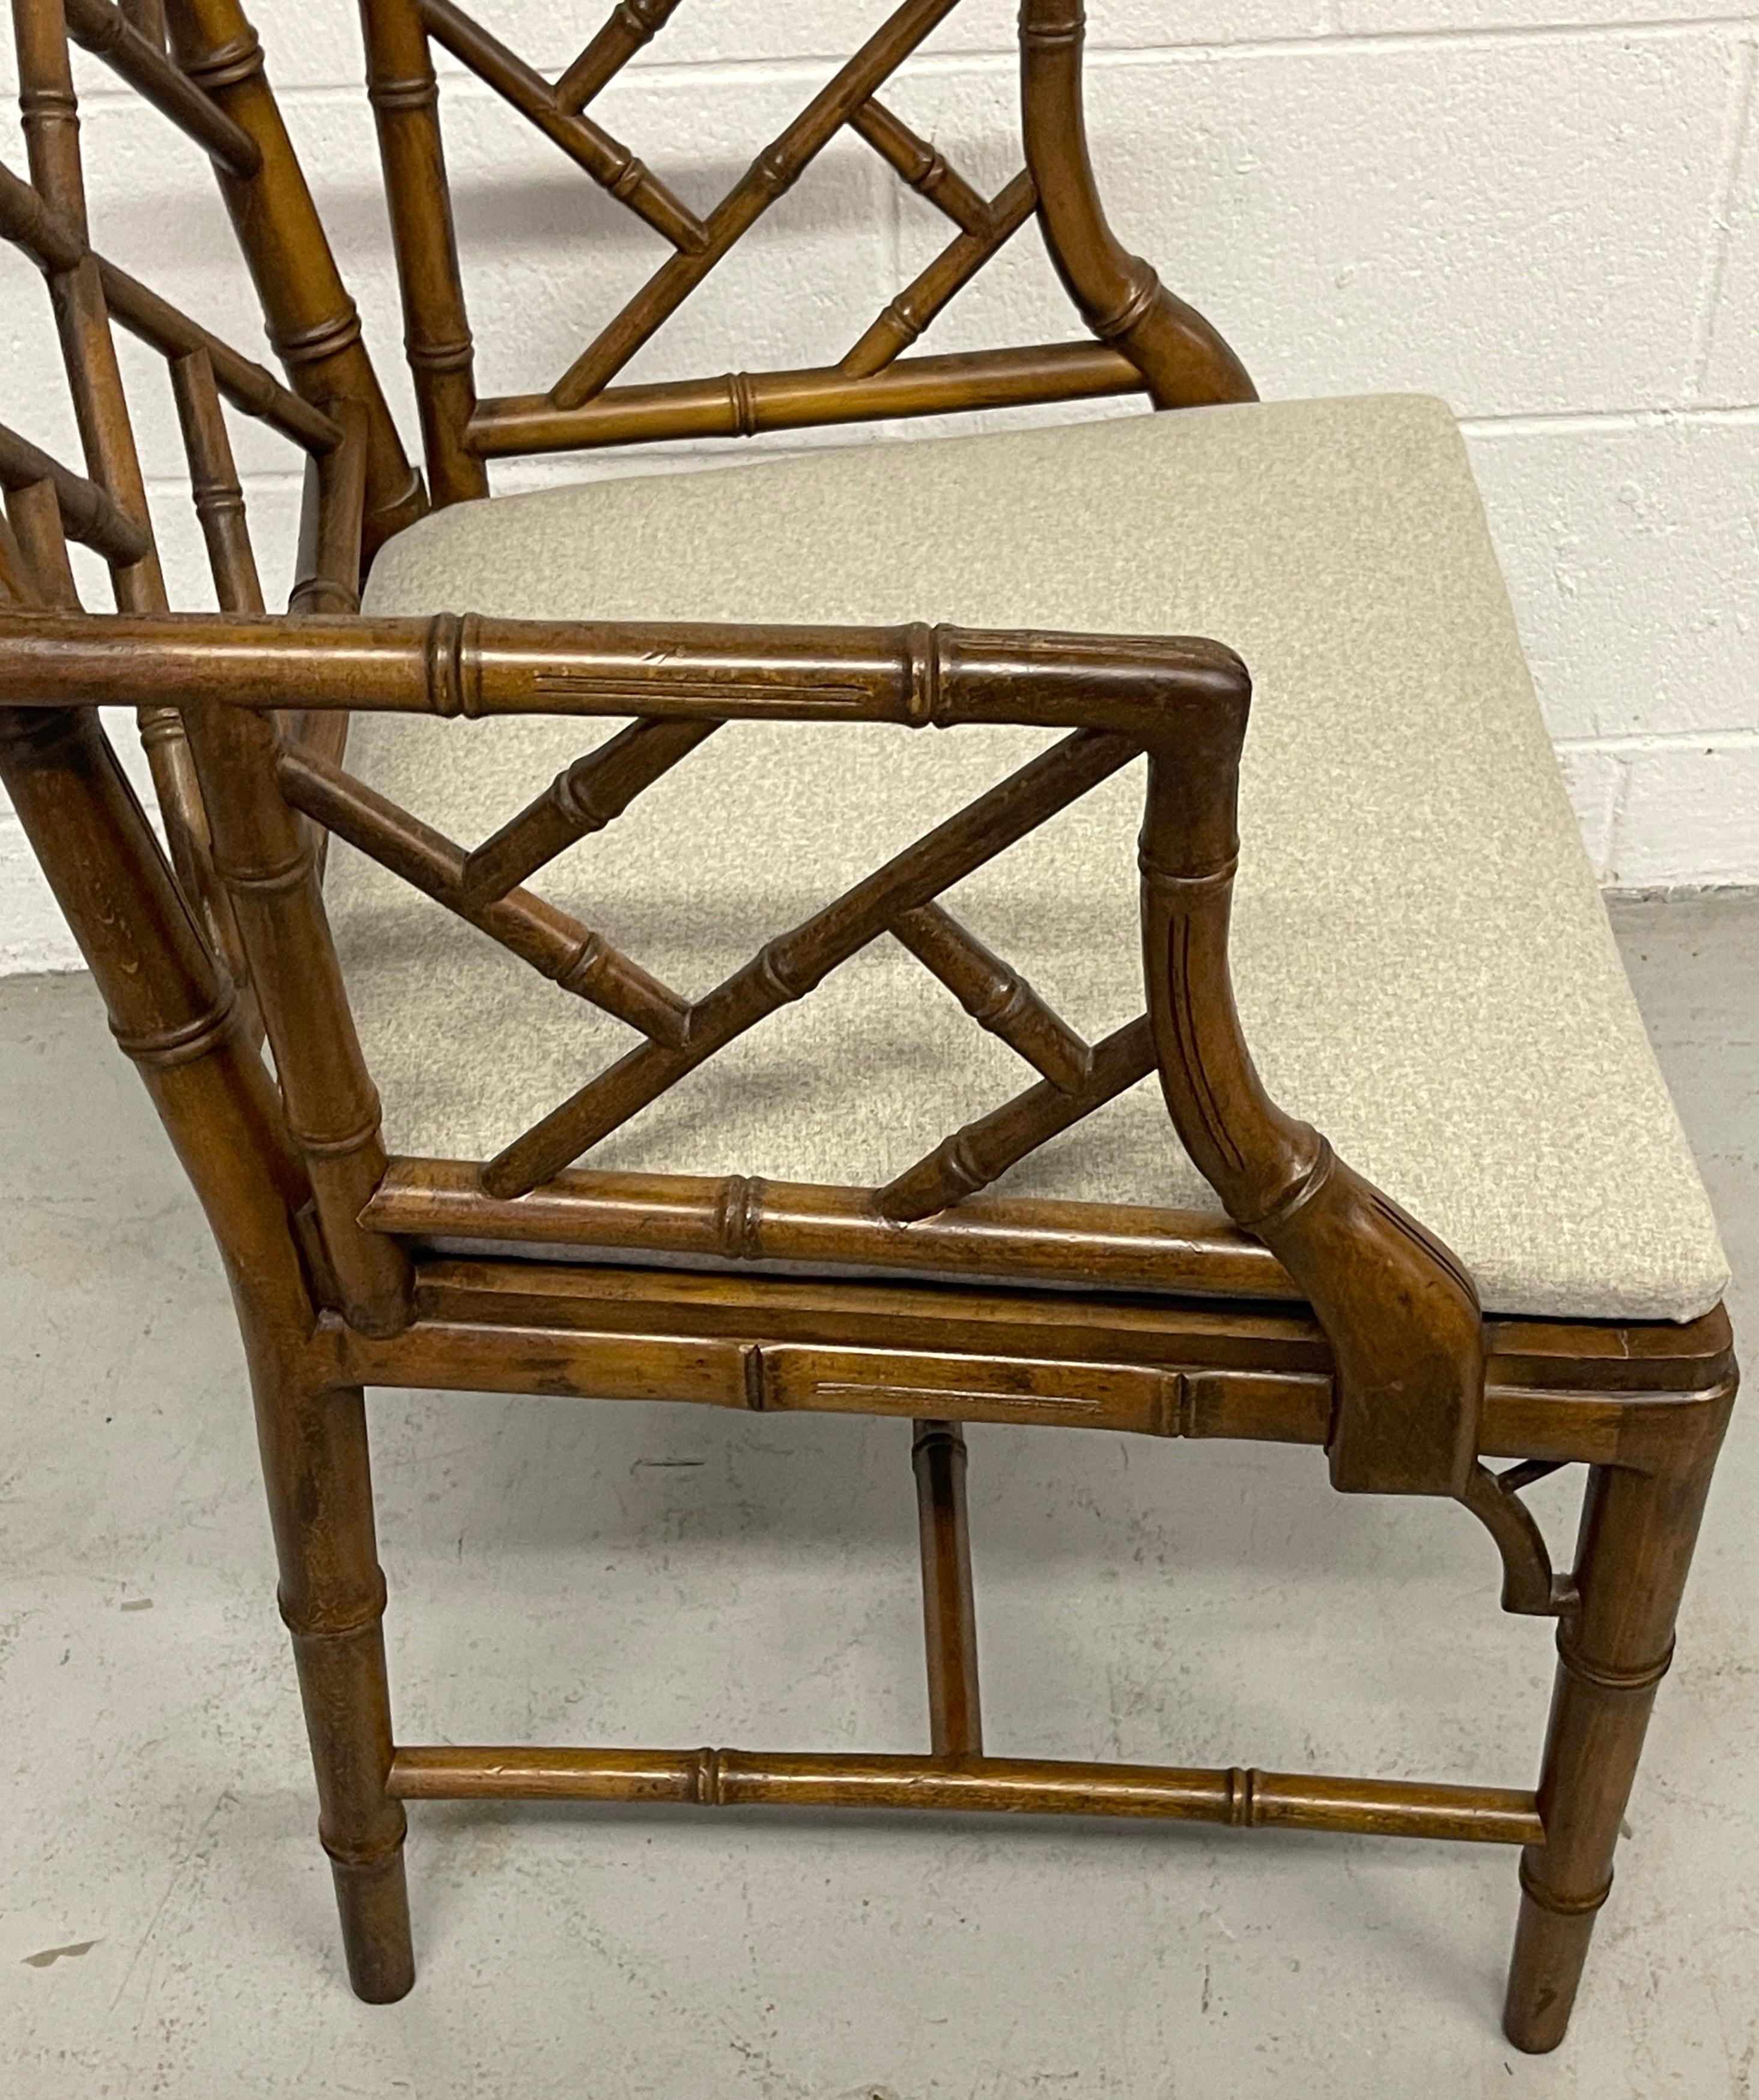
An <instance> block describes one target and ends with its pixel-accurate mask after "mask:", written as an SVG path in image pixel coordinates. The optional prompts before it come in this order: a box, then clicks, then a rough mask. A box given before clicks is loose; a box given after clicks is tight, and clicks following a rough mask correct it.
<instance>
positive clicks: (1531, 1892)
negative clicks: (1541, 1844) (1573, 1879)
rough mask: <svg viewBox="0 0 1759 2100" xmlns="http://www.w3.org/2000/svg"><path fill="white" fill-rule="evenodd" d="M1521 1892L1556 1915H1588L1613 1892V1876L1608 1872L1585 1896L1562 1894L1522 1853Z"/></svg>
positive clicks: (1542, 1908)
mask: <svg viewBox="0 0 1759 2100" xmlns="http://www.w3.org/2000/svg"><path fill="white" fill-rule="evenodd" d="M1520 1873H1521V1893H1522V1895H1524V1896H1526V1897H1527V1898H1528V1900H1529V1901H1531V1902H1532V1903H1536V1904H1538V1906H1539V1908H1541V1910H1548V1911H1550V1913H1551V1914H1552V1916H1553V1917H1589V1916H1591V1915H1592V1913H1594V1912H1595V1911H1597V1910H1598V1909H1599V1908H1600V1907H1601V1905H1602V1904H1604V1903H1605V1901H1606V1899H1607V1897H1608V1896H1609V1895H1611V1893H1612V1877H1611V1874H1608V1875H1607V1878H1606V1879H1605V1881H1603V1882H1602V1883H1601V1885H1600V1886H1599V1887H1598V1889H1595V1890H1593V1892H1592V1893H1591V1894H1589V1895H1585V1896H1560V1895H1557V1894H1556V1893H1555V1892H1554V1890H1550V1889H1548V1888H1547V1887H1546V1886H1545V1884H1544V1882H1541V1880H1540V1878H1539V1877H1538V1875H1537V1873H1535V1871H1534V1870H1533V1869H1532V1868H1531V1867H1529V1866H1528V1864H1527V1855H1526V1854H1525V1853H1524V1852H1523V1854H1522V1855H1521V1869H1520Z"/></svg>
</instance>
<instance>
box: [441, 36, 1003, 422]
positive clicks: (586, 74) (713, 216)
mask: <svg viewBox="0 0 1759 2100" xmlns="http://www.w3.org/2000/svg"><path fill="white" fill-rule="evenodd" d="M678 4H679V0H622V4H621V5H619V7H616V8H615V10H614V11H613V12H612V14H611V17H610V19H609V20H607V21H606V24H605V25H604V26H603V28H602V29H600V31H599V32H598V33H597V36H595V37H594V38H593V40H592V42H590V43H589V44H588V46H586V48H585V50H584V51H582V52H581V54H580V56H579V58H577V59H576V60H575V61H574V63H573V64H571V66H569V67H568V68H567V69H566V71H565V72H564V73H562V76H561V77H560V78H559V79H558V81H557V82H555V84H554V86H552V85H551V84H550V83H549V82H548V81H546V80H545V79H544V77H542V76H541V75H540V73H536V72H535V71H534V70H533V69H532V68H531V67H530V66H528V65H527V64H526V62H525V61H524V60H522V58H520V57H519V56H518V54H517V53H516V52H514V51H509V49H508V48H507V46H505V44H503V43H501V42H500V40H499V39H498V38H496V37H494V36H492V35H491V34H490V33H489V32H488V31H487V29H483V27H482V25H481V24H479V23H478V22H476V21H474V20H472V19H471V17H470V15H466V14H465V12H464V11H462V10H461V8H459V7H455V6H454V5H453V4H452V0H419V10H420V14H421V21H422V24H423V26H424V28H425V29H426V31H427V33H428V34H429V35H430V36H431V37H432V38H434V41H435V42H437V43H439V44H441V45H443V46H444V47H445V48H446V49H447V51H450V52H451V53H452V55H453V57H454V58H456V59H457V60H459V61H460V62H461V64H464V65H466V66H468V67H469V68H470V70H471V71H472V72H473V73H475V74H476V76H477V77H478V79H480V80H481V81H483V82H484V83H485V84H486V85H487V86H489V87H491V88H492V89H493V90H495V92H496V94H497V95H500V96H501V97H502V98H503V99H505V100H506V101H507V102H508V103H509V104H511V105H512V106H513V107H514V108H515V109H517V110H518V111H519V113H521V114H522V116H523V117H526V118H527V120H528V121H530V122H531V123H532V124H533V125H535V126H536V127H537V129H538V130H540V131H541V132H542V133H543V134H544V136H545V137H546V138H548V139H551V140H552V141H553V143H555V144H557V145H558V146H559V147H560V148H562V151H563V152H565V153H566V154H567V155H568V157H569V158H570V159H571V160H572V161H574V162H575V165H577V166H579V167H580V168H582V169H584V171H585V172H586V173H587V174H589V176H591V177H592V179H593V181H594V182H596V183H598V184H599V185H600V186H601V187H602V188H604V189H605V190H606V191H607V192H609V193H610V194H611V196H615V198H617V199H618V200H619V202H621V203H623V204H624V205H628V208H629V210H631V211H633V212H634V213H635V214H637V216H638V217H639V218H642V219H643V220H645V221H646V223H647V224H648V225H649V226H650V227H653V229H654V230H655V232H657V233H659V234H660V235H661V236H663V238H664V239H666V240H668V241H669V242H670V243H671V244H672V247H673V248H674V249H676V250H677V253H676V254H674V255H672V257H671V258H669V259H668V261H667V262H665V263H663V265H662V266H661V267H660V268H659V271H656V272H655V275H654V276H652V277H651V278H650V279H649V280H648V281H647V283H646V285H643V286H642V288H641V290H640V291H639V292H637V293H636V295H635V297H634V298H633V299H631V300H630V301H629V302H628V304H627V305H626V306H625V307H624V308H623V310H622V311H621V312H620V313H619V314H618V315H616V316H615V319H614V320H612V321H611V323H610V324H609V325H608V326H607V327H606V328H605V329H603V330H602V333H600V334H599V336H598V337H597V339H596V341H594V342H593V343H592V344H591V345H590V346H589V347H588V349H587V350H586V351H584V352H583V353H582V355H581V356H580V358H579V359H578V360H576V361H575V364H573V365H572V366H571V368H570V369H569V370H568V371H567V372H566V373H564V374H563V376H562V378H561V379H560V380H559V381H558V382H557V384H556V386H554V387H553V389H552V390H551V392H550V395H549V399H550V401H551V403H552V404H553V405H554V406H555V407H557V408H578V407H579V406H580V404H582V403H583V402H585V401H588V400H590V399H592V398H593V396H594V395H597V394H598V393H599V392H601V391H602V390H603V388H604V387H606V386H607V385H609V383H610V382H611V380H612V379H614V378H615V377H616V375H617V373H619V372H620V371H621V370H622V369H623V368H624V366H625V365H626V364H628V361H629V360H630V359H631V358H632V357H633V356H634V355H635V353H636V352H637V351H638V350H639V349H640V348H641V346H642V345H643V344H644V343H645V342H647V341H648V339H649V338H650V337H651V336H652V335H653V334H654V333H655V331H656V330H657V329H659V328H660V327H661V326H662V325H663V323H664V322H665V321H666V320H668V319H669V318H670V317H671V315H672V314H673V313H675V312H676V311H677V309H678V307H680V306H681V304H682V302H684V300H685V299H686V298H688V297H689V295H690V293H691V292H693V291H694V289H695V288H696V287H697V285H699V284H700V283H701V282H702V280H703V278H704V277H706V276H708V272H709V271H711V270H712V269H713V268H714V267H715V265H716V263H717V262H721V260H722V259H723V258H725V255H726V254H728V252H729V251H730V249H732V248H733V247H734V245H735V244H736V243H737V242H738V240H740V238H741V237H742V236H743V235H744V234H746V233H747V232H749V231H750V229H751V228H752V226H753V225H755V224H756V222H757V220H758V219H759V218H761V217H762V215H763V214H764V213H765V212H766V211H767V210H769V207H770V205H772V204H774V202H775V201H776V199H777V198H778V197H779V196H782V194H783V192H784V191H786V190H787V189H788V188H791V186H792V185H793V184H794V183H796V181H797V180H798V179H799V178H800V175H801V174H804V173H805V170H806V168H807V166H808V165H809V163H810V162H811V161H813V159H814V158H815V157H817V156H818V153H820V152H822V150H823V148H825V147H826V146H827V145H828V144H829V143H830V142H831V139H834V138H835V136H836V135H837V133H838V132H839V131H840V130H843V129H844V128H845V127H847V128H848V129H849V130H852V131H853V132H854V133H855V134H856V135H857V137H859V138H861V139H865V140H866V143H868V144H869V145H870V146H871V147H872V148H873V149H874V151H875V152H876V153H878V154H879V155H880V158H881V159H882V160H884V161H885V162H886V163H887V165H888V166H889V167H891V168H893V170H895V171H896V172H897V174H898V175H899V176H900V177H902V179H903V180H904V181H905V182H906V183H909V184H910V188H912V189H914V190H915V191H916V192H917V193H918V194H919V196H922V197H924V198H925V199H926V200H927V201H928V203H929V204H931V205H933V206H934V207H935V209H936V210H938V211H940V212H941V213H943V214H945V215H946V217H947V218H950V220H951V221H952V222H953V223H954V226H955V227H957V228H958V232H957V235H956V236H955V237H954V240H952V242H951V243H950V245H948V246H947V247H946V249H943V250H942V251H941V254H938V255H937V256H936V258H934V260H933V261H932V262H931V263H930V264H929V265H928V267H927V268H926V269H925V270H924V271H923V272H922V273H921V274H920V275H919V276H918V277H917V278H916V279H915V280H914V281H913V282H912V283H911V284H910V285H908V286H906V289H904V290H903V291H902V292H901V293H899V294H898V296H897V298H896V299H894V300H893V302H891V303H890V304H889V305H888V307H886V308H885V310H884V312H883V313H881V314H880V316H879V317H878V319H877V320H875V322H874V323H873V324H872V325H871V327H870V328H869V329H867V330H866V332H865V333H863V334H862V337H861V338H860V339H859V341H858V342H857V343H856V344H855V346H853V349H852V350H851V351H849V355H847V356H846V357H845V358H844V360H843V363H842V367H841V368H842V369H843V370H844V371H845V372H847V373H849V374H850V375H851V377H857V378H864V377H869V376H871V374H872V373H875V372H878V371H880V370H882V369H883V368H884V367H885V366H886V365H888V364H890V363H891V361H892V360H893V358H894V357H896V356H897V355H898V354H899V352H900V351H902V350H903V349H905V348H906V347H907V346H908V345H909V344H910V343H911V342H915V339H916V337H918V336H919V335H920V334H921V333H922V332H923V330H924V329H925V328H926V327H927V326H928V324H929V322H930V321H931V320H932V319H933V318H934V316H935V315H937V313H938V312H939V311H941V308H942V307H944V306H946V303H947V302H948V301H949V300H950V298H953V297H954V294H955V293H957V292H958V291H959V289H961V288H962V287H963V285H966V284H968V283H969V281H970V280H971V279H972V277H973V276H976V272H977V271H979V270H981V268H982V267H983V266H984V264H985V262H988V261H989V260H990V257H991V256H993V255H994V254H995V253H996V252H997V250H998V249H1000V248H1001V247H1002V246H1003V245H1004V243H1006V242H1007V240H1009V239H1010V238H1011V237H1012V236H1013V235H1014V234H1015V233H1016V232H1017V231H1018V230H1019V228H1020V227H1021V226H1022V225H1024V224H1025V221H1026V220H1027V218H1029V217H1030V215H1031V214H1032V211H1033V209H1034V204H1035V203H1036V201H1037V200H1036V197H1035V195H1034V190H1033V186H1032V183H1031V181H1030V179H1029V177H1028V176H1027V175H1026V174H1025V172H1024V171H1022V172H1021V174H1018V175H1016V177H1015V178H1014V179H1013V180H1012V182H1011V183H1008V184H1007V187H1006V188H1004V189H1003V191H1002V192H1000V193H999V195H998V196H995V197H994V198H987V197H985V196H982V195H981V193H980V192H978V191H977V190H976V189H975V188H973V187H972V184H971V183H969V182H968V181H967V180H966V179H965V178H964V176H963V175H962V174H960V173H959V170H957V169H956V168H954V167H953V166H952V165H950V163H949V162H948V161H947V160H946V157H945V156H944V155H942V154H941V152H939V151H938V150H937V148H935V147H934V146H932V145H931V144H930V143H928V141H927V140H926V139H921V138H919V137H918V135H916V133H915V132H914V131H913V130H911V129H910V126H908V125H907V124H906V123H905V122H904V121H903V120H902V118H901V117H898V116H897V115H896V114H895V113H893V111H892V110H890V109H888V108H886V107H885V105H884V104H882V103H881V102H880V101H879V100H878V99H877V93H878V90H879V88H880V85H881V83H882V82H884V81H885V80H886V79H888V77H890V76H891V74H892V73H894V72H895V71H896V70H897V67H898V66H899V65H900V64H902V61H903V60H905V59H906V57H907V56H908V55H910V52H911V51H914V50H915V48H916V46H918V45H919V43H920V42H922V40H923V39H924V37H926V36H927V35H928V33H929V32H930V30H932V29H934V28H935V26H936V25H937V24H938V23H940V22H941V21H942V20H944V19H945V18H946V16H947V15H949V14H950V13H951V12H952V11H953V8H954V7H955V6H957V5H958V0H906V5H905V6H903V7H900V8H899V9H898V10H897V12H896V13H895V14H893V15H892V16H891V17H890V18H889V20H887V21H886V22H884V23H883V24H881V25H880V28H879V29H877V30H876V31H875V33H874V34H873V35H872V36H871V38H869V39H868V41H867V42H866V44H864V45H863V46H862V48H861V50H860V51H857V53H856V54H855V55H854V57H853V58H852V59H851V60H849V64H847V65H845V66H844V68H842V70H841V71H840V73H837V75H836V76H835V78H834V79H832V80H831V82H828V83H827V86H825V87H824V88H823V90H822V91H821V92H820V93H819V94H818V95H815V96H814V97H813V99H812V101H811V102H809V104H807V106H806V108H805V109H803V110H802V111H801V112H800V114H799V115H798V116H797V117H795V119H794V120H793V121H792V122H791V123H790V124H789V125H788V126H787V128H786V129H785V130H783V132H782V133H781V134H780V135H778V137H777V138H775V139H773V140H772V141H771V142H770V143H769V145H768V146H767V147H765V149H764V151H763V152H761V153H760V154H759V155H758V157H757V158H756V160H755V161H752V165H751V166H750V167H749V168H747V170H746V171H745V173H744V174H743V175H742V176H741V177H740V178H739V179H738V182H737V183H734V186H733V188H731V189H730V191H729V192H727V194H726V195H725V196H724V197H723V198H722V199H721V202H720V203H719V204H718V205H716V206H715V208H714V210H712V212H711V213H710V214H709V215H708V218H706V219H701V218H698V217H697V216H696V214H694V212H692V211H691V210H690V208H689V207H688V206H687V205H686V204H684V203H683V202H682V201H681V199H679V198H678V197H677V196H674V195H673V193H672V191H671V190H670V189H669V188H667V186H666V184H665V183H663V182H662V181H661V180H660V179H659V177H658V176H657V175H655V174H654V173H653V171H652V170H650V168H648V167H646V165H644V164H643V163H642V162H641V161H639V160H637V158H636V157H635V156H634V155H633V153H632V152H630V151H629V150H628V148H627V147H626V146H624V145H623V144H621V143H619V141H618V140H617V139H614V138H613V137H612V136H611V134H610V133H609V132H608V131H606V130H604V129H603V128H602V126H600V125H598V124H597V123H596V122H594V121H593V119H592V118H591V117H589V116H587V114H586V108H587V105H588V104H589V103H590V102H591V101H592V100H593V97H594V96H595V95H597V94H598V93H599V91H600V90H602V88H603V87H604V86H606V83H607V82H610V81H611V80H612V79H613V78H614V77H615V75H616V74H617V73H619V71H620V70H621V69H622V68H623V67H624V65H626V64H628V61H629V60H630V59H631V58H633V56H634V55H635V54H636V53H637V51H640V50H641V47H642V46H643V45H645V44H646V43H647V42H649V41H650V39H651V38H652V37H653V36H654V35H655V33H656V32H657V31H658V30H659V29H661V28H662V27H663V25H664V24H665V23H666V22H667V21H668V20H669V19H670V17H671V16H672V14H673V13H674V12H675V11H676V10H677V7H678Z"/></svg>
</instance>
